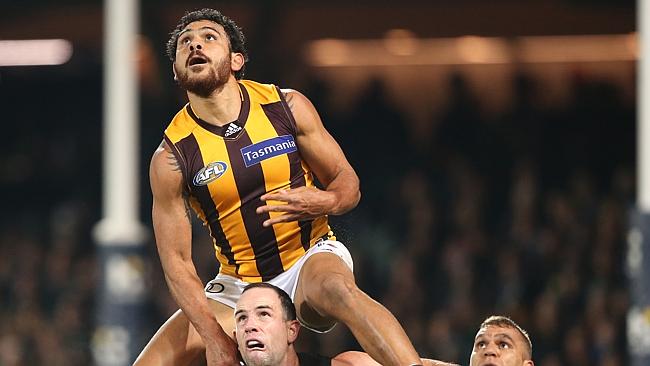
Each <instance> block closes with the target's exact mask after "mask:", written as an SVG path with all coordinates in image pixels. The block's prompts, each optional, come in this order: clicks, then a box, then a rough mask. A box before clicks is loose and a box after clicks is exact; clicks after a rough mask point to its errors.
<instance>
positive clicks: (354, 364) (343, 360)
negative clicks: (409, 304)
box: [332, 351, 460, 366]
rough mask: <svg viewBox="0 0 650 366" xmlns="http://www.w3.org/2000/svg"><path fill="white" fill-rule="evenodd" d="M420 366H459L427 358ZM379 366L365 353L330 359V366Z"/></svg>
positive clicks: (353, 352) (346, 354)
mask: <svg viewBox="0 0 650 366" xmlns="http://www.w3.org/2000/svg"><path fill="white" fill-rule="evenodd" d="M422 364H423V365H424V366H460V365H457V364H455V363H448V362H443V361H438V360H431V359H428V358H423V359H422ZM358 365H363V366H375V365H376V366H380V364H379V363H378V362H377V361H375V360H373V359H372V357H370V355H368V354H367V353H365V352H358V351H347V352H343V353H340V354H338V355H337V356H336V357H334V358H332V366H358Z"/></svg>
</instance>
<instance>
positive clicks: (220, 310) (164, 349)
mask: <svg viewBox="0 0 650 366" xmlns="http://www.w3.org/2000/svg"><path fill="white" fill-rule="evenodd" d="M208 303H209V304H210V308H211V309H212V312H213V313H214V315H215V317H216V318H217V321H219V324H221V326H222V327H223V329H224V331H226V333H227V334H228V335H232V331H233V328H234V320H233V319H232V318H233V309H232V308H230V307H229V306H226V305H223V304H221V303H218V302H216V301H213V300H208ZM204 357H205V345H204V344H203V341H202V340H201V336H200V335H199V333H198V332H197V331H196V329H195V328H194V326H193V325H192V323H191V322H190V321H189V319H188V318H187V316H186V315H185V314H184V313H183V311H181V310H178V311H176V313H174V315H172V316H171V317H170V318H169V319H168V320H167V321H166V322H165V324H163V325H162V326H161V327H160V329H158V331H157V332H156V334H154V336H153V338H151V340H150V341H149V343H148V344H147V345H146V347H145V348H144V350H143V351H142V353H141V354H140V356H138V359H137V360H136V362H135V364H134V365H135V366H149V365H157V366H167V365H169V366H172V365H173V366H183V365H194V364H196V362H197V360H200V359H202V358H204Z"/></svg>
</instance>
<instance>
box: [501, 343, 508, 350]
mask: <svg viewBox="0 0 650 366" xmlns="http://www.w3.org/2000/svg"><path fill="white" fill-rule="evenodd" d="M499 347H500V348H502V349H509V348H510V344H509V343H507V342H501V343H499Z"/></svg>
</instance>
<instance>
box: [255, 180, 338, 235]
mask: <svg viewBox="0 0 650 366" xmlns="http://www.w3.org/2000/svg"><path fill="white" fill-rule="evenodd" d="M261 200H262V201H265V203H266V204H265V205H264V206H260V207H258V208H257V213H258V214H263V213H267V212H281V213H282V214H281V215H271V218H270V219H268V220H266V221H264V226H270V225H273V224H276V223H278V222H291V221H298V220H309V219H313V218H316V217H320V216H323V215H327V214H328V213H330V212H331V210H332V208H333V207H335V205H336V197H335V195H334V194H333V193H331V192H327V191H323V190H320V189H318V188H314V187H299V188H295V189H281V190H279V191H276V192H272V193H267V194H265V195H263V196H262V197H261Z"/></svg>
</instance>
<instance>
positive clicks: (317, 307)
mask: <svg viewBox="0 0 650 366" xmlns="http://www.w3.org/2000/svg"><path fill="white" fill-rule="evenodd" d="M332 282H335V285H336V286H338V285H340V286H343V285H344V284H345V283H348V284H354V274H353V273H352V270H351V269H350V267H348V265H346V264H345V262H344V261H343V260H342V259H341V258H340V257H339V256H337V255H335V254H332V253H316V254H314V255H312V256H311V257H309V259H307V261H306V262H305V264H304V266H303V267H302V269H301V270H300V276H299V277H298V284H297V286H296V294H295V298H294V302H295V304H296V310H297V311H298V313H299V314H300V315H301V318H302V319H303V320H305V321H307V322H309V323H314V324H315V325H316V324H319V323H322V324H323V325H324V324H327V323H331V322H332V317H331V315H332V314H328V313H329V312H328V311H327V308H328V307H329V306H328V303H331V300H332V299H331V298H329V296H328V295H327V294H328V291H326V289H327V288H328V287H329V286H331V285H332Z"/></svg>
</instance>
